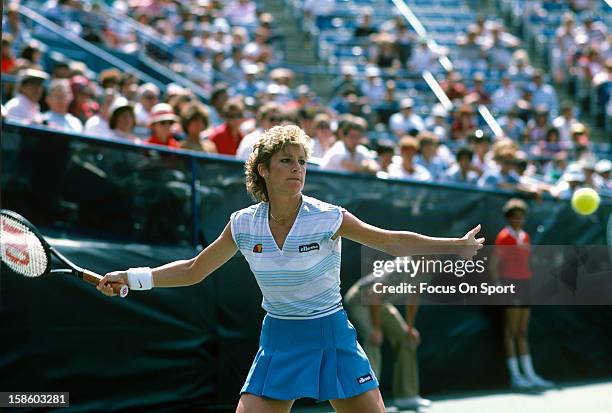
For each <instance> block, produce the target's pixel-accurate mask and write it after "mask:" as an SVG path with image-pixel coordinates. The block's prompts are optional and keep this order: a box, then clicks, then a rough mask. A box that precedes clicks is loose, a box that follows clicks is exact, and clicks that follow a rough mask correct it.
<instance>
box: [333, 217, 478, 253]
mask: <svg viewBox="0 0 612 413" xmlns="http://www.w3.org/2000/svg"><path fill="white" fill-rule="evenodd" d="M479 231H480V224H479V225H477V226H476V227H474V228H473V229H471V230H470V231H468V233H467V234H465V235H464V236H463V237H461V238H436V237H428V236H426V235H421V234H417V233H415V232H409V231H389V230H386V229H382V228H378V227H375V226H374V225H370V224H367V223H365V222H363V221H361V220H360V219H359V218H357V217H356V216H354V215H353V214H351V213H350V212H344V219H343V221H342V225H340V228H339V229H338V232H337V233H336V234H335V235H334V237H336V236H340V237H344V238H348V239H350V240H353V241H355V242H358V243H360V244H363V245H366V246H368V247H370V248H374V249H376V250H379V251H383V252H386V253H387V254H390V255H394V256H400V257H401V256H407V255H434V254H457V255H459V256H461V257H462V258H464V259H471V258H472V257H473V256H474V255H476V253H477V252H478V250H479V249H481V248H482V246H483V244H484V240H485V239H484V238H476V234H478V232H479Z"/></svg>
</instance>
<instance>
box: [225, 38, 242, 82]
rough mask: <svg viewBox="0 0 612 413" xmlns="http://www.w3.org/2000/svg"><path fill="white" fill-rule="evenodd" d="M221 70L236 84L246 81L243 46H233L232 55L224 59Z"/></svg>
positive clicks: (228, 79)
mask: <svg viewBox="0 0 612 413" xmlns="http://www.w3.org/2000/svg"><path fill="white" fill-rule="evenodd" d="M221 71H222V72H223V74H224V76H225V78H226V79H227V81H228V82H231V83H233V84H236V83H240V82H243V81H244V60H243V58H242V47H237V46H233V47H232V55H231V56H230V57H228V58H227V59H225V60H224V61H223V63H222V64H221Z"/></svg>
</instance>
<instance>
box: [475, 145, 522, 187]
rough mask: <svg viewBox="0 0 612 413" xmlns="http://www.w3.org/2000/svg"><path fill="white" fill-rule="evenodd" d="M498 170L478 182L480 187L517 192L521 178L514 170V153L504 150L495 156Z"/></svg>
mask: <svg viewBox="0 0 612 413" xmlns="http://www.w3.org/2000/svg"><path fill="white" fill-rule="evenodd" d="M494 159H495V162H496V164H497V168H495V169H490V170H489V171H488V172H486V173H485V174H484V175H483V176H482V177H480V179H479V181H478V186H481V187H486V188H498V189H508V190H516V189H517V186H518V184H519V181H520V178H519V176H518V174H517V173H516V171H515V170H514V152H513V151H512V150H509V149H504V150H502V151H499V152H498V153H496V154H495V158H494Z"/></svg>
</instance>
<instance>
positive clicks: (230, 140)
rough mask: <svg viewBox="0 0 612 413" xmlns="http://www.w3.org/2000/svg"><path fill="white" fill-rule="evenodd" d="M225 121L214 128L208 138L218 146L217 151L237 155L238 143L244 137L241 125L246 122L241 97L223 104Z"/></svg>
mask: <svg viewBox="0 0 612 413" xmlns="http://www.w3.org/2000/svg"><path fill="white" fill-rule="evenodd" d="M223 118H224V119H225V123H223V124H221V125H219V126H217V127H215V128H213V129H212V130H211V131H210V132H209V134H208V140H210V141H212V142H213V143H214V144H215V145H216V146H217V152H218V153H222V154H225V155H236V152H237V150H238V145H240V141H242V138H243V137H244V136H243V134H242V132H241V131H240V125H241V124H242V122H244V104H243V103H242V99H241V98H232V99H229V100H228V101H227V102H226V103H225V105H223Z"/></svg>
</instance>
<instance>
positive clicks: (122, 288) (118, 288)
mask: <svg viewBox="0 0 612 413" xmlns="http://www.w3.org/2000/svg"><path fill="white" fill-rule="evenodd" d="M82 278H83V280H84V281H87V282H88V283H90V284H92V285H98V283H99V282H100V280H101V279H102V276H101V275H100V274H96V273H95V272H91V271H88V270H83V273H82ZM109 285H110V286H111V288H112V289H113V291H114V292H115V294H117V295H118V296H119V297H121V298H124V297H125V296H127V295H128V292H129V291H130V289H129V288H128V286H127V285H125V284H121V283H110V284H109Z"/></svg>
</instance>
